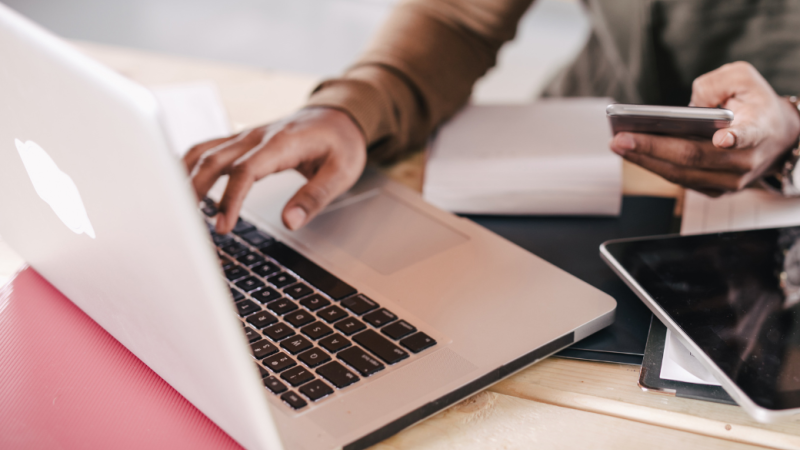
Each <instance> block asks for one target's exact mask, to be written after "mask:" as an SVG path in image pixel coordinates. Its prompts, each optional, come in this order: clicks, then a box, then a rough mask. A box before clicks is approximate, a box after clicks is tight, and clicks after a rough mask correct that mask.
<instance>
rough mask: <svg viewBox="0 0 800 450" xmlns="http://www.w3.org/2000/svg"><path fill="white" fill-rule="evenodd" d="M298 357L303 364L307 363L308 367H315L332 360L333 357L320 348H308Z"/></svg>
mask: <svg viewBox="0 0 800 450" xmlns="http://www.w3.org/2000/svg"><path fill="white" fill-rule="evenodd" d="M297 359H299V360H300V361H302V362H303V364H305V365H307V366H308V367H312V368H313V367H317V366H318V365H320V364H324V363H326V362H328V361H330V360H331V357H330V356H329V355H328V354H327V353H325V352H323V351H322V350H320V349H318V348H312V349H311V350H306V351H304V352H303V353H300V354H299V355H297Z"/></svg>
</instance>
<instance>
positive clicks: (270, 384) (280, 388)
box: [264, 376, 288, 394]
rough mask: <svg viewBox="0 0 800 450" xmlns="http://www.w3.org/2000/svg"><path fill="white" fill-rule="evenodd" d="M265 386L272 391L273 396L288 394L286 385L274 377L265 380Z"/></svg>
mask: <svg viewBox="0 0 800 450" xmlns="http://www.w3.org/2000/svg"><path fill="white" fill-rule="evenodd" d="M264 386H266V387H267V389H269V390H270V391H272V393H273V394H280V393H281V392H286V390H287V389H288V388H287V387H286V385H285V384H283V383H282V382H281V380H279V379H277V378H275V377H274V376H268V377H266V378H264Z"/></svg>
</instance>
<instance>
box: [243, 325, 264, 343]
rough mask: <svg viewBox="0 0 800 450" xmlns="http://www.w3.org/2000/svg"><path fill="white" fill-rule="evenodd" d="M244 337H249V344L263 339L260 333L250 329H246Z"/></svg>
mask: <svg viewBox="0 0 800 450" xmlns="http://www.w3.org/2000/svg"><path fill="white" fill-rule="evenodd" d="M244 335H245V337H247V342H250V343H253V342H255V341H257V340H259V339H261V335H260V334H258V332H257V331H256V330H254V329H252V328H250V327H244Z"/></svg>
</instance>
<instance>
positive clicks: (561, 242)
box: [466, 196, 677, 365]
mask: <svg viewBox="0 0 800 450" xmlns="http://www.w3.org/2000/svg"><path fill="white" fill-rule="evenodd" d="M674 210H675V199H673V198H663V197H644V196H625V197H623V200H622V212H621V214H620V216H619V217H576V216H570V217H542V216H478V215H469V216H466V217H468V218H470V219H472V220H473V221H475V222H476V223H478V224H480V225H482V226H484V227H486V228H488V229H490V230H492V231H493V232H495V233H497V234H499V235H500V236H503V237H504V238H506V239H508V240H509V241H511V242H514V243H515V244H517V245H519V246H520V247H522V248H524V249H526V250H528V251H530V252H532V253H534V254H536V255H538V256H539V257H541V258H543V259H545V260H546V261H548V262H550V263H551V264H554V265H556V266H557V267H560V268H561V269H563V270H565V271H567V272H569V273H571V274H572V275H575V276H576V277H578V278H580V279H582V280H584V281H586V282H587V283H589V284H591V285H592V286H594V287H596V288H598V289H600V290H602V291H603V292H606V293H607V294H609V295H611V296H612V297H614V299H615V300H616V301H617V313H616V320H615V321H614V323H613V324H612V325H611V326H609V327H607V328H606V329H604V330H601V331H599V332H597V333H595V334H593V335H592V336H589V337H588V338H586V339H584V340H582V341H580V342H578V343H576V344H574V345H573V346H572V347H570V348H568V349H566V350H564V351H562V352H560V353H558V355H559V356H563V357H567V358H576V359H586V360H592V361H607V362H616V363H623V364H637V365H638V364H641V363H642V356H643V355H644V349H645V344H646V342H647V332H648V329H649V326H650V318H651V316H652V314H651V313H650V310H648V309H647V307H646V306H645V305H644V303H642V301H641V300H639V297H637V296H636V294H634V293H633V291H631V289H630V288H628V286H627V285H625V283H624V282H623V281H622V280H621V279H620V278H619V277H618V276H617V275H616V274H615V273H614V272H613V271H612V270H611V269H610V268H609V267H608V266H607V265H606V264H605V263H604V262H603V261H602V260H601V259H600V244H602V243H603V242H605V241H607V240H609V239H618V238H628V237H639V236H652V235H657V234H668V233H670V232H673V231H675V230H677V226H676V225H677V223H675V221H674V220H673V213H674Z"/></svg>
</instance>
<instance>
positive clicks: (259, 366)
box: [256, 364, 269, 378]
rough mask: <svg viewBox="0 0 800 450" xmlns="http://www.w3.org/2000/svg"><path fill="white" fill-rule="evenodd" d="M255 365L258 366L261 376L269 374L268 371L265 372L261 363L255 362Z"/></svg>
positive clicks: (264, 376)
mask: <svg viewBox="0 0 800 450" xmlns="http://www.w3.org/2000/svg"><path fill="white" fill-rule="evenodd" d="M256 366H258V372H259V373H260V374H261V378H266V377H267V376H269V372H267V369H265V368H263V367H261V364H256Z"/></svg>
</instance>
